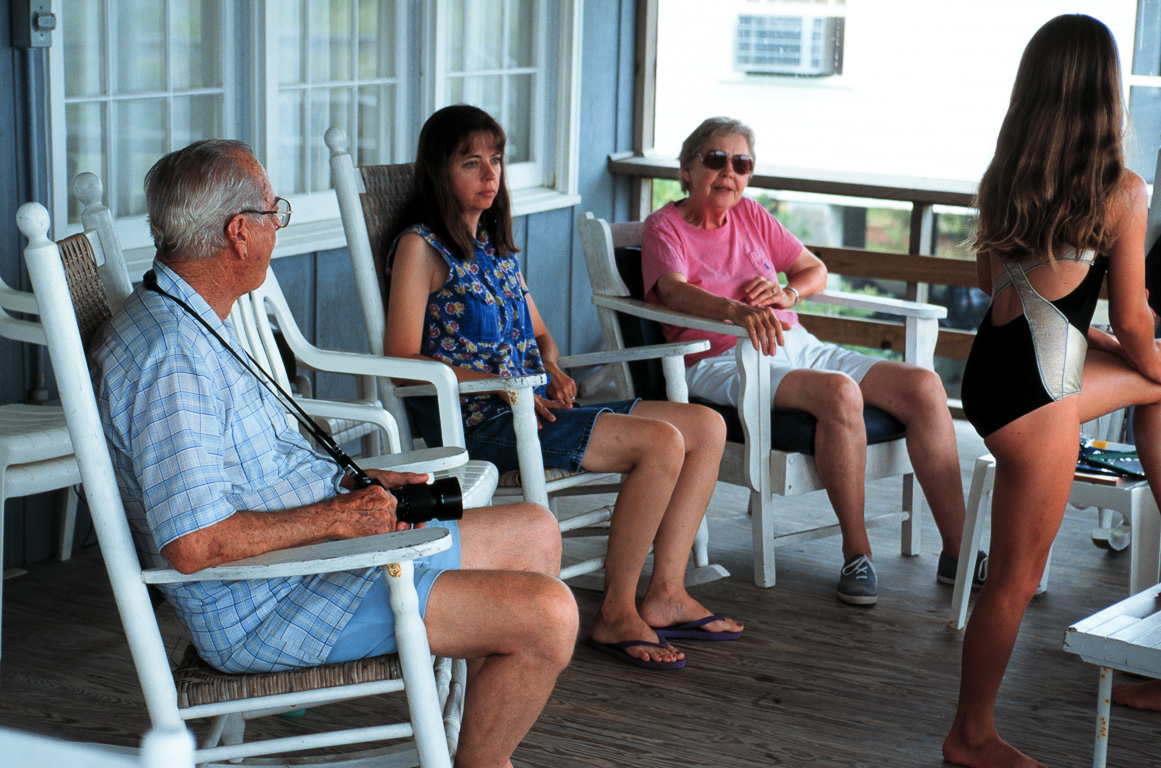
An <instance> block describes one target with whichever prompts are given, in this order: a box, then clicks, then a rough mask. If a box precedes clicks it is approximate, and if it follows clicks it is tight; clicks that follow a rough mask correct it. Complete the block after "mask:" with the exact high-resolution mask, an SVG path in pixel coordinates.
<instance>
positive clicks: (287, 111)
mask: <svg viewBox="0 0 1161 768" xmlns="http://www.w3.org/2000/svg"><path fill="white" fill-rule="evenodd" d="M304 93H305V92H304V91H282V92H280V93H279V94H278V148H277V150H276V151H275V154H274V158H275V160H274V169H273V170H274V183H275V184H276V185H277V186H278V188H279V189H280V190H285V191H284V192H281V194H283V195H285V194H290V193H294V192H302V191H303V190H304V189H305V187H306V169H305V167H304V164H303V159H302V158H303V151H302V149H303V148H302V102H303V97H304Z"/></svg>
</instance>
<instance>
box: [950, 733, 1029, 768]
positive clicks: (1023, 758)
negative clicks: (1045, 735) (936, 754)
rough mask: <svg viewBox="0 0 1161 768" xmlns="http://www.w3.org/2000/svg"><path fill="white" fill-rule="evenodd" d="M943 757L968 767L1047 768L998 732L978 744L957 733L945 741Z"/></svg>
mask: <svg viewBox="0 0 1161 768" xmlns="http://www.w3.org/2000/svg"><path fill="white" fill-rule="evenodd" d="M943 759H944V760H946V761H947V762H949V763H953V764H955V765H962V766H967V768H1046V767H1045V765H1044V764H1043V763H1040V762H1037V761H1036V760H1033V759H1032V758H1030V757H1028V756H1027V755H1025V754H1024V753H1023V752H1021V751H1020V750H1018V749H1016V748H1015V747H1013V746H1012V745H1011V744H1009V743H1008V742H1006V741H1004V740H1003V739H1001V738H1000V736H999V734H996V735H995V737H994V738H990V739H986V740H984V741H981V742H979V743H978V744H972V745H968V744H966V743H964V742H962V741H960V740H959V738H958V737H956V736H955V734H949V735H948V737H947V740H946V741H944V742H943Z"/></svg>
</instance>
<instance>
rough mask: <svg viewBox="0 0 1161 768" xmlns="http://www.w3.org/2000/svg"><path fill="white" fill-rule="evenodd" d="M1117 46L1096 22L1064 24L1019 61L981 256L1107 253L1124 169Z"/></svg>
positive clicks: (992, 168)
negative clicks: (1113, 202)
mask: <svg viewBox="0 0 1161 768" xmlns="http://www.w3.org/2000/svg"><path fill="white" fill-rule="evenodd" d="M1123 132H1124V105H1123V103H1122V100H1121V76H1120V70H1119V66H1118V60H1117V46H1116V42H1115V41H1114V40H1113V36H1112V33H1110V32H1109V30H1108V27H1106V26H1105V25H1104V24H1102V23H1101V22H1099V21H1097V20H1096V19H1094V18H1092V17H1091V16H1084V15H1081V14H1070V15H1065V16H1057V17H1056V18H1054V19H1052V20H1051V21H1049V22H1048V23H1046V24H1045V25H1044V26H1042V27H1041V28H1040V29H1039V30H1038V31H1037V32H1036V34H1035V35H1033V37H1032V40H1031V41H1030V42H1029V43H1028V47H1027V48H1025V49H1024V56H1023V57H1022V58H1021V60H1020V68H1019V70H1018V71H1017V72H1016V83H1015V85H1014V86H1013V87H1012V99H1011V102H1010V104H1009V106H1008V113H1007V115H1005V116H1004V123H1003V126H1002V127H1001V128H1000V135H999V138H998V139H997V140H996V154H995V156H994V157H993V158H992V162H991V164H990V165H989V166H988V170H987V171H986V172H985V173H984V177H983V179H982V180H981V181H980V188H979V192H978V193H977V198H976V204H977V207H978V208H979V212H980V215H979V221H978V223H977V226H976V233H975V236H974V238H973V240H972V247H973V249H974V250H976V251H980V252H990V253H994V254H996V256H998V257H999V258H1000V259H1002V260H1015V259H1020V258H1024V257H1026V256H1027V255H1029V254H1039V255H1041V256H1040V257H1041V259H1042V260H1045V261H1047V262H1049V263H1053V262H1054V260H1055V255H1054V254H1055V251H1056V249H1057V248H1058V247H1061V246H1073V247H1075V248H1079V249H1082V250H1085V249H1089V248H1093V249H1096V250H1097V251H1098V252H1107V249H1108V247H1109V245H1111V239H1112V235H1111V234H1110V233H1109V232H1108V231H1106V228H1105V214H1106V208H1107V206H1108V202H1109V197H1110V195H1111V193H1112V191H1113V190H1114V189H1115V187H1116V185H1117V182H1118V181H1119V180H1120V178H1121V174H1122V173H1123V171H1124V156H1123V153H1122V149H1121V139H1122V136H1123Z"/></svg>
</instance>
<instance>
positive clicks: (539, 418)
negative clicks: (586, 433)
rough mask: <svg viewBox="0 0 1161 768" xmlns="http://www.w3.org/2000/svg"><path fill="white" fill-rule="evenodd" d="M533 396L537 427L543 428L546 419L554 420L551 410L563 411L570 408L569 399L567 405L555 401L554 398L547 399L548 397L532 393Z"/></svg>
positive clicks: (570, 402)
mask: <svg viewBox="0 0 1161 768" xmlns="http://www.w3.org/2000/svg"><path fill="white" fill-rule="evenodd" d="M534 397H535V403H536V405H535V411H536V428H537V429H544V422H546V421H556V416H553V415H552V412H553V411H563V410H568V409H569V408H572V401H571V400H570V401H569V403H568V405H565V404H564V403H561V402H557V401H556V400H549V399H548V398H546V397H541V396H540V395H534Z"/></svg>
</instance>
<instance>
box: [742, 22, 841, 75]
mask: <svg viewBox="0 0 1161 768" xmlns="http://www.w3.org/2000/svg"><path fill="white" fill-rule="evenodd" d="M845 21H846V19H844V18H842V17H836V16H770V15H757V14H741V15H739V16H738V28H737V29H738V32H737V37H736V38H735V40H736V44H735V46H734V66H735V68H736V69H739V70H741V71H742V72H745V73H747V74H758V75H797V76H808V77H825V76H828V75H838V74H842V71H843V27H844V22H845Z"/></svg>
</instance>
